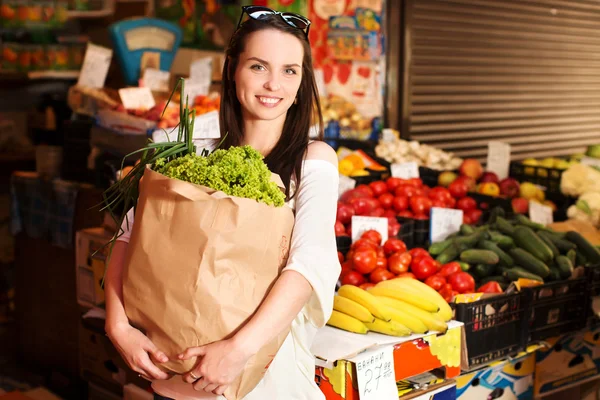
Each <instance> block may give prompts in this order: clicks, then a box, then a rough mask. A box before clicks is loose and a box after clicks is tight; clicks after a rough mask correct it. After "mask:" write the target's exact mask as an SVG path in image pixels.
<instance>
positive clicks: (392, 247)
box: [383, 238, 406, 256]
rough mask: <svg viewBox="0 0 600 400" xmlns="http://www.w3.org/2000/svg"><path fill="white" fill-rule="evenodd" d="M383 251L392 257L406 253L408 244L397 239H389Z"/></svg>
mask: <svg viewBox="0 0 600 400" xmlns="http://www.w3.org/2000/svg"><path fill="white" fill-rule="evenodd" d="M383 250H384V251H385V255H386V256H390V255H392V254H394V253H404V252H406V244H405V243H404V242H403V241H402V240H400V239H397V238H389V239H388V240H386V241H385V243H384V244H383Z"/></svg>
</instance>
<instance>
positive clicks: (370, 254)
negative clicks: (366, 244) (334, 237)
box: [352, 249, 377, 274]
mask: <svg viewBox="0 0 600 400" xmlns="http://www.w3.org/2000/svg"><path fill="white" fill-rule="evenodd" d="M352 265H353V266H354V269H355V270H356V271H358V272H360V273H361V274H369V273H371V272H373V270H374V269H375V268H376V267H377V252H376V251H375V250H368V249H364V250H355V251H354V254H353V255H352Z"/></svg>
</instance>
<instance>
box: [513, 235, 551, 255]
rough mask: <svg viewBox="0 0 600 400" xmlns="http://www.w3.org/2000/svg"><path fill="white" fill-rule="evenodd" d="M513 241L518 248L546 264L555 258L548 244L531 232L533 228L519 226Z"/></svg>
mask: <svg viewBox="0 0 600 400" xmlns="http://www.w3.org/2000/svg"><path fill="white" fill-rule="evenodd" d="M513 239H514V240H515V244H516V245H517V246H519V247H520V248H522V249H525V250H527V251H528V252H529V253H531V254H533V255H534V256H535V257H536V258H538V259H540V260H542V261H543V262H545V263H547V262H550V261H552V259H553V258H554V255H553V254H552V250H550V248H548V246H546V243H544V242H543V241H542V239H540V237H539V236H538V235H536V234H535V232H534V231H532V230H531V228H528V227H526V226H517V227H516V228H515V233H514V234H513Z"/></svg>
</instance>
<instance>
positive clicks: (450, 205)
mask: <svg viewBox="0 0 600 400" xmlns="http://www.w3.org/2000/svg"><path fill="white" fill-rule="evenodd" d="M454 207H456V199H455V198H454V197H452V198H451V199H450V200H448V208H454Z"/></svg>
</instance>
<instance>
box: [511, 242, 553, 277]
mask: <svg viewBox="0 0 600 400" xmlns="http://www.w3.org/2000/svg"><path fill="white" fill-rule="evenodd" d="M508 254H510V255H511V257H512V258H513V259H514V260H515V263H516V264H517V265H522V266H523V267H524V268H525V269H527V270H528V271H530V272H531V273H533V274H535V275H538V276H541V277H542V278H545V277H547V276H548V274H549V273H550V269H549V268H548V266H547V265H546V264H544V263H543V262H542V261H540V260H539V259H537V258H536V257H534V256H533V255H532V254H531V253H528V252H527V251H526V250H523V249H519V248H517V249H512V250H509V252H508Z"/></svg>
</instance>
